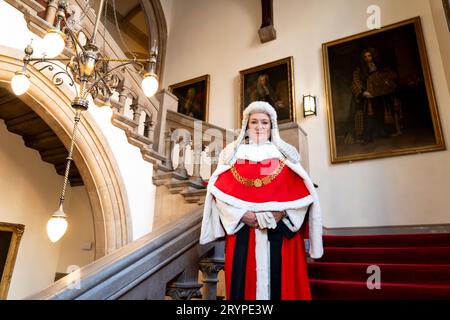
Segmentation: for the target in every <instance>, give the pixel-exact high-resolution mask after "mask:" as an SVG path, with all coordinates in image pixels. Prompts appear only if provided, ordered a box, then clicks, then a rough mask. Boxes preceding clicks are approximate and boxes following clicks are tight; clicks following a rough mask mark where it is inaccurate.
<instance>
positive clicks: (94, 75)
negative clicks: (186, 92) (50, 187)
mask: <svg viewBox="0 0 450 320" xmlns="http://www.w3.org/2000/svg"><path fill="white" fill-rule="evenodd" d="M104 2H105V1H104V0H100V1H99V5H98V10H97V16H96V21H95V25H94V29H93V32H92V35H91V36H90V37H89V38H88V37H87V36H86V34H85V33H84V32H83V31H82V30H81V29H82V28H81V27H80V25H79V22H80V21H81V19H79V20H78V21H75V20H74V19H70V18H67V17H68V16H69V14H68V2H67V0H60V1H59V2H58V9H57V12H56V23H55V24H54V25H53V27H52V28H51V29H50V30H48V31H47V34H46V35H45V36H44V39H43V44H44V46H45V48H46V52H45V53H44V54H43V56H42V57H33V47H32V45H31V44H30V45H28V46H27V47H26V48H25V50H24V51H25V56H24V58H23V67H22V69H21V70H20V71H17V72H16V73H15V75H14V77H13V78H12V79H11V87H12V90H13V92H14V93H15V94H16V95H21V94H23V93H25V92H26V91H27V90H28V89H29V87H30V80H29V78H30V77H29V75H28V74H27V68H29V66H30V65H31V66H32V67H34V68H36V69H37V70H38V71H39V72H41V71H44V70H48V71H51V72H53V75H52V81H53V83H54V84H55V85H56V86H61V85H62V84H63V83H65V81H67V82H68V84H69V85H70V86H71V87H73V88H74V90H75V98H73V100H72V102H71V106H72V108H74V109H75V117H74V125H73V131H72V137H71V142H70V147H69V153H68V156H67V158H66V169H65V174H64V183H63V186H62V190H61V194H60V197H59V208H58V210H57V211H56V212H54V213H53V214H52V216H51V218H50V220H49V221H48V223H47V234H48V236H49V238H50V240H51V241H52V242H56V241H58V240H59V239H60V238H61V237H62V236H63V235H64V233H65V232H66V230H67V225H68V223H67V215H66V214H65V213H64V209H63V205H64V196H65V192H66V187H67V183H68V179H69V170H70V166H71V162H72V161H73V158H72V156H73V149H74V146H75V141H76V136H77V132H78V124H79V122H80V119H81V113H82V112H83V111H86V110H87V109H88V107H89V100H88V97H89V96H91V97H92V98H93V99H95V98H96V97H98V96H99V97H102V98H103V99H105V100H106V101H109V99H110V97H111V95H112V94H113V93H114V92H115V91H116V89H117V87H118V86H119V84H120V78H119V76H118V73H119V72H120V71H123V70H124V68H125V67H126V66H134V67H135V68H133V69H134V70H135V72H138V73H139V74H141V75H142V76H143V80H142V83H141V85H142V90H143V92H144V94H145V95H146V96H147V97H151V96H152V95H154V94H155V93H156V91H157V90H158V76H157V75H156V72H155V70H156V58H157V54H158V52H157V47H156V44H155V45H153V47H152V48H151V50H150V54H149V58H148V59H137V58H133V59H115V58H110V57H107V56H106V55H105V52H101V50H100V48H99V46H98V45H96V36H97V33H98V27H99V23H100V18H101V13H102V11H103V6H104ZM88 8H89V2H88V4H87V5H86V8H84V10H83V14H84V15H85V14H86V11H87V9H88ZM116 26H117V28H118V32H119V35H120V29H119V26H118V24H117V19H116ZM104 27H105V28H106V25H104ZM83 38H85V39H83ZM121 39H122V37H121ZM66 47H68V48H69V49H70V50H71V54H70V55H69V57H68V58H65V57H63V56H62V55H61V54H62V52H63V50H64V49H65V48H66ZM103 51H104V50H103ZM146 66H147V67H146Z"/></svg>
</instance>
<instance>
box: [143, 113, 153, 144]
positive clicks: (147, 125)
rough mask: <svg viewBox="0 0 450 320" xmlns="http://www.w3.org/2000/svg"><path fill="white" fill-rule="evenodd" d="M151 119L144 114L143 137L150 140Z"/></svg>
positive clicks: (151, 132)
mask: <svg viewBox="0 0 450 320" xmlns="http://www.w3.org/2000/svg"><path fill="white" fill-rule="evenodd" d="M153 125H154V122H153V119H152V117H151V116H149V115H148V114H145V121H144V136H145V137H147V138H149V139H150V140H152V138H153V133H154V130H153Z"/></svg>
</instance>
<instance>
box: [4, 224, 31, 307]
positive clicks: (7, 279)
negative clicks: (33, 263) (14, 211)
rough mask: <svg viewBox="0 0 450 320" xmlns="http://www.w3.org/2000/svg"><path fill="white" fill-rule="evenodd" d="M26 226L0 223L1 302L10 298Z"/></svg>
mask: <svg viewBox="0 0 450 320" xmlns="http://www.w3.org/2000/svg"><path fill="white" fill-rule="evenodd" d="M24 229H25V226H24V225H23V224H12V223H6V222H0V300H4V299H6V298H7V296H8V289H9V285H10V283H11V278H12V273H13V269H14V264H15V262H16V257H17V252H18V251H19V243H20V240H21V238H22V235H23V232H24Z"/></svg>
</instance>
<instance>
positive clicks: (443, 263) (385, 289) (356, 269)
mask: <svg viewBox="0 0 450 320" xmlns="http://www.w3.org/2000/svg"><path fill="white" fill-rule="evenodd" d="M324 250H325V251H324V256H323V257H322V258H321V259H320V260H316V261H315V262H310V263H308V273H309V277H310V281H311V291H312V298H313V299H346V300H347V299H364V300H367V299H383V300H384V299H386V300H387V299H389V300H392V299H398V300H405V299H406V300H409V299H450V233H435V234H407V235H370V236H324ZM371 265H376V266H378V267H379V268H380V271H381V277H380V279H381V282H380V284H381V289H372V290H370V289H369V288H368V286H367V279H368V278H369V277H370V276H371V275H372V274H373V271H372V272H369V273H368V272H367V268H368V267H369V266H371ZM369 283H372V281H369Z"/></svg>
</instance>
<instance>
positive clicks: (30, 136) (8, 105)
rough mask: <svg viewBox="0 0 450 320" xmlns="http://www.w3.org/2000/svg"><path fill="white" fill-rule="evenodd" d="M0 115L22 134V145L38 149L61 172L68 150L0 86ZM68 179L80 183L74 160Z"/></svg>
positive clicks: (12, 130)
mask: <svg viewBox="0 0 450 320" xmlns="http://www.w3.org/2000/svg"><path fill="white" fill-rule="evenodd" d="M0 119H3V120H4V121H5V124H6V127H7V128H8V130H9V131H10V132H12V133H15V134H18V135H20V136H22V138H23V141H24V145H25V146H27V147H28V148H31V149H34V150H37V151H39V153H40V155H41V158H42V160H43V161H45V162H48V163H51V164H52V165H54V166H55V169H56V172H57V173H58V174H59V175H61V176H64V173H65V169H66V158H67V155H68V151H67V149H66V148H65V147H64V145H63V143H62V142H61V140H59V138H58V136H57V135H56V134H55V133H54V132H53V130H52V129H51V128H50V127H49V126H48V125H47V124H46V123H45V122H44V120H42V119H41V118H40V117H39V116H38V115H37V114H36V113H35V112H34V111H33V110H32V109H31V108H30V107H29V106H27V105H26V104H25V103H24V102H22V100H20V99H19V98H17V97H16V95H14V94H13V93H11V92H9V91H8V90H7V89H6V88H3V87H1V86H0ZM69 181H70V185H71V186H72V187H74V186H82V185H83V184H84V183H83V180H82V179H81V176H80V173H79V172H78V169H77V167H76V165H75V164H74V163H72V166H71V168H70V172H69Z"/></svg>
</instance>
